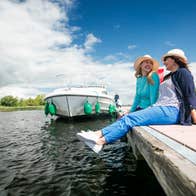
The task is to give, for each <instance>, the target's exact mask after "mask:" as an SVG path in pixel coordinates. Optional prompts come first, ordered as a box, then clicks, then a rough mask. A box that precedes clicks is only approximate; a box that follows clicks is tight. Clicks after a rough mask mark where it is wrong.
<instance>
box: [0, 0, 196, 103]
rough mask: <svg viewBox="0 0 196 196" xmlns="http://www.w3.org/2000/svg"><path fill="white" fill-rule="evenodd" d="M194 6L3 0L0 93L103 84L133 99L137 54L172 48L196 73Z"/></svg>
mask: <svg viewBox="0 0 196 196" xmlns="http://www.w3.org/2000/svg"><path fill="white" fill-rule="evenodd" d="M195 10H196V1H195V0H186V1H184V0H182V1H177V0H173V1H169V0H164V1H163V0H148V1H147V0H146V1H144V0H140V1H139V0H138V1H136V0H134V1H131V0H129V1H128V0H23V1H21V0H2V1H0V29H1V31H0V49H1V53H0V65H1V66H0V97H3V96H5V95H13V96H17V97H25V98H26V97H34V96H36V95H37V94H43V93H44V94H45V93H47V92H49V91H51V90H52V89H55V88H59V87H64V86H67V85H75V84H76V85H78V84H82V85H83V84H104V85H106V87H107V89H108V90H109V91H110V93H111V95H114V94H115V93H118V94H119V95H120V97H121V99H122V101H123V103H126V104H130V103H131V102H132V99H133V96H134V93H135V77H134V70H133V63H134V61H135V59H136V58H137V57H139V56H142V55H145V54H150V55H151V56H152V57H154V58H156V59H157V60H158V61H159V62H160V63H161V61H160V58H161V56H162V55H163V54H164V53H166V52H167V51H168V50H170V49H173V48H181V49H183V50H184V51H185V53H186V56H187V57H188V60H189V62H190V67H191V70H192V72H193V75H194V77H195V78H196V54H195V52H196V36H195V35H196V20H195V18H196V11H195ZM161 65H162V63H161Z"/></svg>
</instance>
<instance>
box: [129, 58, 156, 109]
mask: <svg viewBox="0 0 196 196" xmlns="http://www.w3.org/2000/svg"><path fill="white" fill-rule="evenodd" d="M158 68H159V63H158V62H157V61H156V60H155V59H153V58H152V57H151V56H150V55H144V56H141V57H139V58H138V59H137V60H136V61H135V63H134V69H135V77H136V78H137V81H136V93H135V97H134V101H133V104H132V107H131V110H130V112H134V111H137V110H140V109H145V108H147V107H148V106H150V105H152V104H154V103H155V102H156V100H157V98H158V91H159V84H160V79H159V76H158V74H157V70H158Z"/></svg>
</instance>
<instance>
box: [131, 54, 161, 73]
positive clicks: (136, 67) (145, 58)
mask: <svg viewBox="0 0 196 196" xmlns="http://www.w3.org/2000/svg"><path fill="white" fill-rule="evenodd" d="M145 60H150V61H152V63H153V67H152V70H153V71H157V70H158V69H159V62H158V61H157V60H155V59H153V58H150V57H143V56H142V57H139V58H138V59H137V60H136V61H135V63H134V69H135V70H137V69H138V67H139V66H140V64H141V63H142V62H143V61H145Z"/></svg>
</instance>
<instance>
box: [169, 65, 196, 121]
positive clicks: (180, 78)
mask: <svg viewBox="0 0 196 196" xmlns="http://www.w3.org/2000/svg"><path fill="white" fill-rule="evenodd" d="M171 78H172V82H173V84H174V86H175V90H176V95H177V98H178V100H179V102H180V124H182V125H191V109H196V93H195V85H194V81H193V76H192V74H191V72H190V71H188V70H187V69H186V68H179V69H178V70H177V71H175V72H173V73H171Z"/></svg>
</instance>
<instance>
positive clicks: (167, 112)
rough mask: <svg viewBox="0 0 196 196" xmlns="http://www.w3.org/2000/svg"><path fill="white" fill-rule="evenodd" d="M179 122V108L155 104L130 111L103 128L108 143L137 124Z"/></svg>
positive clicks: (169, 123)
mask: <svg viewBox="0 0 196 196" xmlns="http://www.w3.org/2000/svg"><path fill="white" fill-rule="evenodd" d="M178 122H179V109H178V108H176V107H173V106H153V107H148V108H146V109H143V110H139V111H136V112H133V113H129V114H127V115H125V116H123V117H122V118H121V119H119V120H117V121H116V122H115V123H113V124H111V125H109V126H107V127H105V128H103V129H102V134H103V136H104V138H105V140H106V142H107V143H112V142H115V141H116V140H118V139H120V138H121V137H123V136H124V135H126V133H127V132H128V131H130V130H132V128H133V127H135V126H147V125H171V124H177V123H178Z"/></svg>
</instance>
